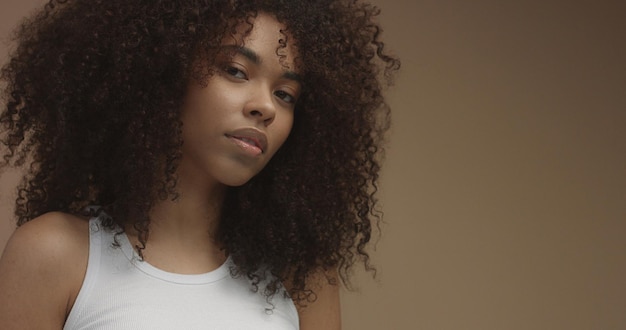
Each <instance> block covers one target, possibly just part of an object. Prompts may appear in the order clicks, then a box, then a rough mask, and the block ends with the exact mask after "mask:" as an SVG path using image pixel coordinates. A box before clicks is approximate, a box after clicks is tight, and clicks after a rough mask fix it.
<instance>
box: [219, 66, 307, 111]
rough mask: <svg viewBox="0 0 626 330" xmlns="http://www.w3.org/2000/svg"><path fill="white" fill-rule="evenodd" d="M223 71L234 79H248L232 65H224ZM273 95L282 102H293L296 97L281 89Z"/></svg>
mask: <svg viewBox="0 0 626 330" xmlns="http://www.w3.org/2000/svg"><path fill="white" fill-rule="evenodd" d="M224 72H226V74H228V75H230V76H232V77H234V78H236V79H245V80H248V75H247V74H246V73H245V72H244V71H243V70H240V69H239V68H237V67H234V66H231V65H229V66H226V67H225V68H224ZM274 95H275V96H276V97H278V98H279V99H281V100H282V101H283V102H286V103H289V104H295V103H296V97H295V96H293V95H292V94H290V93H288V92H285V91H283V90H278V91H276V92H274Z"/></svg>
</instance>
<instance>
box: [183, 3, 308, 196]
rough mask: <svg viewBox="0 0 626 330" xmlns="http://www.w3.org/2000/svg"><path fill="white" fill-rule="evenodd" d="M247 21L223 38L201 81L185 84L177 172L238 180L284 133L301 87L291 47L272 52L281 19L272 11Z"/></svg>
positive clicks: (256, 167) (253, 170) (263, 160)
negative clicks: (208, 74) (246, 32)
mask: <svg viewBox="0 0 626 330" xmlns="http://www.w3.org/2000/svg"><path fill="white" fill-rule="evenodd" d="M253 23H254V27H253V29H252V31H251V33H250V34H249V35H248V36H246V37H245V38H243V37H242V33H240V35H239V36H235V37H234V38H231V37H228V38H225V39H224V41H223V42H222V47H223V51H222V52H221V54H220V55H218V57H217V61H216V67H215V74H213V75H212V76H211V77H210V78H209V80H208V82H207V84H206V87H203V86H200V85H199V84H197V83H196V82H192V83H191V84H190V86H189V89H188V92H187V96H186V98H185V102H184V105H183V108H182V112H181V120H182V123H183V132H182V136H183V146H182V153H183V156H182V160H181V164H180V166H179V173H178V174H179V177H180V178H181V179H184V178H185V177H187V178H189V179H191V180H193V181H194V182H202V180H204V181H208V183H209V184H211V183H221V184H224V185H229V186H238V185H242V184H244V183H246V182H247V181H248V180H250V179H251V178H252V177H253V176H254V175H256V174H257V173H259V172H260V171H261V170H262V169H263V167H264V166H265V165H266V164H267V163H268V162H269V160H270V159H271V158H272V156H273V155H274V154H275V153H276V151H277V150H278V149H279V148H280V146H281V145H282V144H283V142H285V140H286V139H287V137H288V136H289V132H290V131H291V127H292V124H293V116H294V107H295V102H296V100H297V98H298V96H299V94H300V88H301V87H300V84H299V82H298V78H297V77H298V76H297V74H296V72H295V65H294V58H295V56H296V55H297V53H296V49H294V47H293V46H291V44H293V43H292V42H289V43H288V46H287V47H286V48H280V50H279V51H278V54H277V49H279V47H280V44H279V40H280V39H285V35H284V34H283V33H281V32H280V30H281V29H284V26H283V25H282V24H280V23H279V22H277V21H276V20H275V19H274V18H273V17H272V16H270V15H268V14H263V13H260V14H259V15H258V16H257V17H256V18H255V19H254V22H253ZM241 30H242V31H243V30H245V26H242V29H241ZM241 41H243V46H240V45H242V43H241ZM279 55H281V56H285V57H284V58H283V59H282V60H281V59H280V57H279Z"/></svg>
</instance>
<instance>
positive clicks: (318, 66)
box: [0, 0, 399, 329]
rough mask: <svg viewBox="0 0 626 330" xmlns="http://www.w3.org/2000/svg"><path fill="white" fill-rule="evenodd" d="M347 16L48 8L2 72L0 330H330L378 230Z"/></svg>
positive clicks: (370, 43) (178, 7) (93, 3)
mask: <svg viewBox="0 0 626 330" xmlns="http://www.w3.org/2000/svg"><path fill="white" fill-rule="evenodd" d="M377 14H378V10H377V9H376V8H375V7H373V6H371V5H368V4H364V3H360V2H358V1H341V0H338V1H331V0H319V1H293V0H289V1H287V0H262V1H254V0H248V1H234V0H231V1H224V0H221V1H209V0H177V1H171V0H170V1H165V0H164V1H158V0H151V1H140V0H109V1H105V0H89V1H87V0H66V1H61V0H56V1H55V0H52V1H50V2H49V3H48V4H47V5H46V7H45V9H44V10H42V11H41V12H40V13H38V14H37V15H36V16H33V17H32V18H31V19H29V20H27V21H26V22H25V23H23V24H22V25H21V27H20V28H19V30H18V33H17V40H18V47H17V49H16V51H15V52H14V53H13V54H12V57H11V60H10V62H9V63H8V64H6V65H5V66H4V68H3V70H2V78H3V81H4V82H5V83H6V89H5V100H6V106H5V108H4V111H3V112H2V114H1V116H0V127H1V129H2V131H1V133H0V134H1V135H0V138H1V141H2V144H3V149H2V150H3V155H4V157H3V158H2V161H3V165H2V166H21V165H23V164H26V165H27V166H26V167H25V171H26V176H25V177H24V179H23V181H22V183H21V185H20V187H19V194H18V198H17V200H16V210H15V213H16V216H17V219H18V221H17V223H18V225H19V228H18V229H17V230H16V231H15V233H14V234H13V236H12V237H11V239H10V241H9V243H8V244H7V247H6V248H5V251H4V254H3V256H2V259H1V260H0V328H1V329H61V328H64V329H298V328H300V329H338V328H340V313H339V297H338V287H339V282H340V280H343V282H344V283H346V284H347V281H348V274H349V271H350V269H351V267H352V266H353V265H354V264H355V263H356V262H363V263H364V264H365V266H366V268H369V263H368V255H367V252H366V251H365V248H366V245H367V243H368V241H369V240H370V236H371V231H372V226H375V225H376V223H377V221H378V218H379V217H378V214H377V212H376V211H375V202H376V200H375V196H374V193H375V192H376V187H377V179H378V171H379V159H378V158H379V155H378V153H379V151H380V149H381V148H380V142H381V138H382V135H383V133H384V130H385V129H386V128H387V126H388V107H387V106H386V104H385V101H384V98H383V96H382V88H383V87H384V85H385V83H386V82H388V80H389V78H390V76H391V73H392V72H393V71H395V70H396V69H397V68H398V67H399V62H398V61H397V59H395V58H393V57H390V56H388V55H386V53H385V52H384V50H383V48H384V45H383V43H382V42H381V41H380V40H379V33H380V29H379V27H378V26H377V24H376V23H374V22H373V18H374V17H375V16H376V15H377Z"/></svg>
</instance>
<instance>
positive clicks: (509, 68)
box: [0, 0, 626, 330]
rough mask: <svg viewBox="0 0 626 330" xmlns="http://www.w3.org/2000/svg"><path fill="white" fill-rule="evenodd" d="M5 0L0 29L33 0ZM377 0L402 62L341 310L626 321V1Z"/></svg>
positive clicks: (409, 320)
mask: <svg viewBox="0 0 626 330" xmlns="http://www.w3.org/2000/svg"><path fill="white" fill-rule="evenodd" d="M0 1H1V5H0V35H1V36H3V37H4V36H6V35H7V33H8V31H9V28H10V27H11V26H13V25H14V24H15V22H16V21H17V19H18V18H19V17H21V16H23V15H24V14H26V13H27V12H28V11H29V8H31V7H33V6H34V5H33V4H36V3H42V2H43V1H41V0H29V1H26V0H0ZM377 3H379V4H380V5H381V7H382V9H383V15H382V18H381V20H382V22H383V24H384V26H385V37H386V40H387V42H388V44H389V45H390V49H393V50H394V52H395V53H397V54H398V55H399V56H400V57H401V58H402V60H403V71H402V73H401V75H400V76H399V79H398V81H397V86H396V88H395V89H394V90H392V91H391V92H390V93H389V96H390V100H391V104H392V105H393V107H394V125H393V129H392V132H391V135H390V137H391V139H390V141H391V142H390V145H389V151H388V155H387V162H386V167H385V171H384V173H383V191H382V195H381V200H382V203H383V209H384V211H385V219H386V222H387V224H386V225H385V226H384V228H383V229H384V234H383V237H382V238H381V240H380V242H379V244H378V249H377V251H376V252H375V260H376V264H377V265H378V267H379V269H380V273H379V275H380V276H379V280H378V282H375V281H373V280H371V279H368V277H366V276H362V274H359V276H358V281H357V282H358V284H359V286H360V292H358V293H347V294H345V295H344V297H343V298H344V300H343V301H344V304H343V311H344V326H345V328H346V329H364V330H368V329H433V330H435V329H436V330H439V329H477V330H478V329H568V330H569V329H626V239H625V238H626V129H625V127H626V41H625V40H626V19H624V13H626V2H624V1H618V0H615V1H609V0H603V1H498V0H479V1H473V2H471V1H409V0H405V1H400V0H397V1H382V0H378V1H377ZM5 53H6V51H2V55H3V56H4V54H5ZM13 176H14V175H12V174H11V173H9V174H8V175H5V176H4V177H3V178H2V179H1V181H0V185H1V188H2V189H1V193H2V195H0V202H1V203H2V204H1V205H0V218H1V219H2V220H1V221H0V222H1V224H0V246H3V245H4V242H5V241H6V237H7V236H8V235H9V233H10V231H11V228H12V227H11V223H10V221H11V215H10V214H11V209H10V206H9V205H10V202H11V194H12V191H13V190H12V189H13V186H14V184H15V183H14V182H15V179H14V178H13Z"/></svg>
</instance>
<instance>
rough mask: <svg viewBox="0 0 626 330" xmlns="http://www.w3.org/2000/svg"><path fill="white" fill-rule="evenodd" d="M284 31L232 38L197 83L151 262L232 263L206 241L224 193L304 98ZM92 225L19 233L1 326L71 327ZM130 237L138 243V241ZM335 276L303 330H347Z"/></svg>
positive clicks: (61, 223)
mask: <svg viewBox="0 0 626 330" xmlns="http://www.w3.org/2000/svg"><path fill="white" fill-rule="evenodd" d="M282 28H284V27H283V26H282V25H281V24H280V23H278V22H277V21H276V20H275V19H274V18H273V17H272V16H270V15H266V14H260V15H259V16H258V17H257V18H256V19H255V22H254V29H253V30H252V31H251V34H250V35H249V36H247V37H246V38H244V39H243V40H241V37H238V36H235V38H232V40H225V41H224V44H223V45H224V46H225V48H226V49H229V51H227V52H224V54H223V55H220V57H219V58H218V61H217V67H216V74H214V75H213V76H211V78H209V81H208V82H207V84H206V86H204V87H203V86H199V85H197V84H195V83H191V84H190V86H189V90H188V94H187V96H186V98H185V102H184V106H183V109H182V111H181V120H182V122H183V141H184V145H183V147H182V152H183V157H182V160H181V163H180V166H179V168H178V171H177V175H178V179H179V180H178V184H177V190H178V191H179V193H180V198H179V199H177V200H176V201H175V202H174V201H170V200H166V201H160V202H158V203H157V204H156V205H155V207H154V208H153V209H152V210H151V213H150V216H151V219H152V223H151V231H150V239H149V240H148V243H147V245H146V248H145V250H144V258H145V260H146V261H147V262H149V263H150V264H152V265H153V266H155V267H157V268H160V269H162V270H165V271H169V272H175V273H180V274H198V273H205V272H209V271H212V270H214V269H216V268H217V267H219V266H220V265H221V264H222V263H223V262H224V261H225V259H226V255H225V254H224V253H223V251H222V250H221V249H220V246H219V244H218V243H217V242H215V241H214V240H213V239H212V237H211V235H210V234H206V233H211V232H213V231H214V229H215V227H216V219H218V217H219V214H220V205H221V203H222V199H223V193H224V189H225V188H226V187H227V186H235V185H241V184H243V183H245V182H247V181H248V180H249V179H251V178H252V177H253V176H254V175H256V174H257V173H258V172H259V171H261V170H262V169H263V167H264V166H265V165H266V164H267V162H269V160H270V159H271V157H272V156H273V155H274V153H275V152H276V151H277V150H278V149H279V148H280V146H281V145H282V144H283V142H285V140H286V139H287V137H288V135H289V132H290V130H291V127H292V124H293V112H294V105H295V102H296V101H297V97H298V94H299V93H300V85H299V83H298V81H297V79H296V74H297V71H296V66H295V65H294V62H293V59H294V58H295V57H296V56H297V49H294V48H293V47H291V46H288V47H287V48H286V49H285V50H284V51H282V50H281V51H282V52H283V53H282V54H283V55H286V58H285V60H284V61H279V57H278V56H277V55H276V49H277V47H278V40H279V39H280V38H282V37H283V35H282V34H281V33H280V30H281V29H282ZM237 38H239V39H237ZM238 41H244V47H245V48H239V47H235V48H233V47H231V46H232V45H239V44H240V43H238ZM233 49H234V51H233ZM233 132H244V133H242V134H240V133H233ZM250 132H253V133H250ZM233 134H235V135H233ZM246 134H248V135H250V134H251V135H252V137H258V136H264V137H265V140H266V141H267V143H266V144H265V145H264V147H263V148H262V149H263V150H261V151H260V150H258V148H257V147H258V146H256V145H255V143H253V142H250V139H248V137H247V136H243V139H242V136H241V135H246ZM255 148H256V149H255ZM86 220H87V219H84V218H80V217H76V216H73V215H70V214H65V213H59V212H52V213H47V214H44V215H42V216H40V217H38V218H36V219H33V220H32V221H30V222H28V223H26V224H24V225H23V226H21V227H19V228H18V229H17V230H16V231H15V233H14V234H13V235H12V237H11V239H10V240H9V242H8V244H7V247H6V249H5V251H4V254H3V256H2V258H1V259H0V328H1V329H62V328H63V324H64V322H65V319H66V317H67V315H68V314H69V312H70V310H71V308H72V306H73V304H74V301H75V299H76V296H77V295H78V292H79V290H80V286H81V284H82V281H83V279H84V275H85V271H86V268H87V259H88V249H89V236H88V228H87V221H86ZM126 230H127V235H128V236H129V239H130V240H131V242H133V243H135V244H136V243H137V237H136V234H135V233H134V232H133V231H132V229H131V228H126ZM325 276H335V277H336V273H335V272H334V271H331V272H328V273H325V274H324V273H320V274H318V275H317V276H312V281H313V282H312V283H315V285H317V286H315V287H314V289H315V292H316V294H317V300H316V301H315V302H314V303H311V304H309V305H308V306H307V307H306V308H298V312H299V315H300V327H301V329H303V330H311V329H331V330H332V329H340V328H341V325H340V323H341V321H340V312H339V289H338V285H328V284H325V283H326V281H325V280H324V278H325ZM285 285H286V286H289V284H288V283H285Z"/></svg>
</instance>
